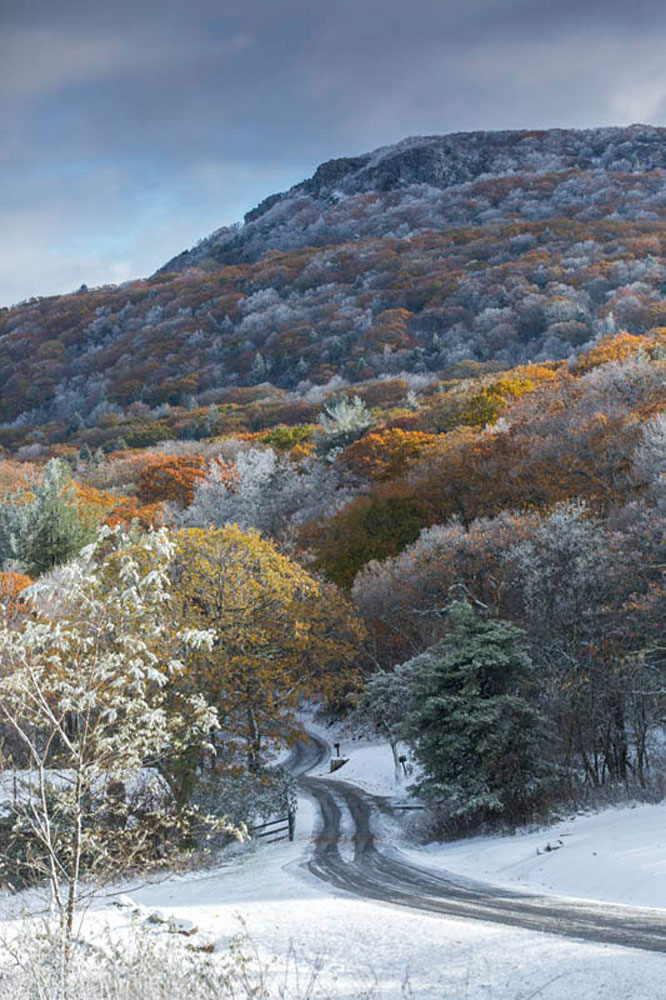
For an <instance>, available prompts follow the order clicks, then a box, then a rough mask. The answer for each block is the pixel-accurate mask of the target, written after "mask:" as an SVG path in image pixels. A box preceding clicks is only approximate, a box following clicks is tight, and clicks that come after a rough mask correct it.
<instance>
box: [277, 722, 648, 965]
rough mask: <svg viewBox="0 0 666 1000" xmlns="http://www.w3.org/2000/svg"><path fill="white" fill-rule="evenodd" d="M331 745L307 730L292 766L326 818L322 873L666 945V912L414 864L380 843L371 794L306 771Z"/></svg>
mask: <svg viewBox="0 0 666 1000" xmlns="http://www.w3.org/2000/svg"><path fill="white" fill-rule="evenodd" d="M329 751H330V747H329V746H328V744H327V743H326V742H325V741H324V740H322V739H321V738H320V737H319V736H316V735H315V734H314V733H308V741H307V742H304V743H299V744H297V745H296V747H295V748H294V750H293V751H292V754H291V759H290V762H289V766H290V768H291V770H292V771H293V772H294V773H295V774H298V775H299V777H298V784H299V786H300V788H301V789H302V791H304V792H305V793H307V794H308V795H310V796H311V797H312V798H313V799H314V800H315V801H316V803H317V805H318V807H319V811H320V813H321V818H322V825H321V830H320V832H319V834H318V835H317V838H316V840H315V844H314V854H313V856H312V858H311V859H310V861H309V863H308V867H309V869H310V871H311V872H312V873H313V874H314V875H316V876H317V877H318V878H320V879H323V880H324V881H325V882H329V883H331V884H332V885H334V886H336V887H337V888H339V889H345V890H347V891H348V892H353V893H356V894H357V895H359V896H364V897H366V898H368V899H377V900H381V901H382V902H385V903H393V904H397V905H399V906H409V907H411V908H413V909H418V910H427V911H430V912H434V913H442V914H446V915H447V916H451V917H457V918H472V919H475V920H486V921H492V922H494V923H500V924H509V925H511V926H514V927H523V928H525V929H527V930H533V931H534V930H536V931H545V932H547V933H550V934H560V935H564V936H566V937H572V938H581V939H586V940H588V941H595V942H598V943H603V944H615V945H618V944H619V945H625V946H627V947H630V948H641V949H644V950H647V951H663V952H666V912H662V911H660V910H651V909H647V908H645V909H643V908H639V907H632V906H620V905H615V904H611V903H594V902H589V901H587V900H580V901H577V900H572V899H561V898H558V897H557V896H540V895H537V894H529V893H526V892H522V891H521V892H514V891H512V890H511V889H503V888H500V887H498V886H494V885H491V884H489V883H485V882H477V881H474V880H472V879H467V878H464V877H462V876H459V875H455V874H453V873H449V872H435V871H433V870H431V869H428V868H421V867H418V866H416V865H413V864H411V863H410V862H409V861H408V860H407V859H406V858H405V857H404V856H402V855H401V854H400V853H399V852H398V851H396V850H394V849H388V850H387V849H386V848H384V850H379V849H378V847H377V845H376V844H375V837H374V835H373V832H372V814H373V812H374V811H375V809H376V807H375V805H374V804H373V802H372V799H371V798H370V797H369V796H367V795H364V794H363V793H362V792H360V791H359V790H358V789H357V788H354V787H353V786H351V785H348V784H346V783H345V782H344V781H337V780H331V779H328V778H325V779H323V778H314V777H311V776H309V775H308V773H307V772H308V771H310V770H312V769H313V768H314V767H316V766H317V765H319V764H321V763H322V762H323V761H324V760H325V759H327V758H328V755H329ZM343 812H345V813H347V814H348V815H349V816H351V819H352V820H353V823H354V830H355V832H354V837H353V842H354V858H353V860H352V861H347V860H345V859H344V858H343V857H342V856H341V854H340V851H339V842H340V838H341V818H342V814H343Z"/></svg>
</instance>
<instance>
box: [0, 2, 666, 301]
mask: <svg viewBox="0 0 666 1000" xmlns="http://www.w3.org/2000/svg"><path fill="white" fill-rule="evenodd" d="M1 20H2V23H1V24H0V28H1V29H2V30H1V31H0V88H1V89H2V93H3V96H4V100H3V102H2V105H1V106H0V190H1V191H2V192H3V197H2V203H3V204H4V205H5V206H8V207H9V208H10V209H11V211H5V213H4V214H3V216H2V219H1V220H0V221H1V222H2V223H3V237H4V241H5V244H6V246H9V247H10V246H12V245H15V246H16V247H17V248H18V247H21V248H22V249H21V250H20V252H19V251H17V254H16V255H15V257H14V258H12V257H11V255H6V256H5V257H4V259H2V260H0V277H1V278H3V281H2V290H1V291H0V302H2V301H5V302H7V301H10V300H15V299H17V298H21V297H24V296H26V295H30V294H36V293H39V292H53V291H57V290H61V289H63V290H64V289H66V288H72V287H77V286H78V285H80V284H81V283H82V282H84V281H85V282H86V283H88V284H94V283H95V282H96V281H99V280H112V276H113V275H115V274H117V273H119V269H120V270H122V269H123V268H127V267H129V268H130V269H132V273H135V274H137V275H141V274H146V273H149V272H150V271H152V270H153V269H154V268H155V267H157V266H158V265H159V264H160V263H161V262H163V261H164V260H166V259H168V258H169V257H170V256H172V255H173V254H175V253H177V252H178V251H179V250H181V249H183V248H184V246H186V245H189V244H191V243H192V242H194V241H195V240H196V239H197V238H198V237H200V236H203V235H205V234H206V233H208V232H210V231H212V230H213V229H215V228H217V227H218V226H220V225H222V224H225V223H229V222H232V221H234V220H235V219H237V218H239V217H240V216H241V215H242V214H243V212H244V211H246V210H247V209H249V208H251V207H252V206H253V205H254V204H256V202H257V201H258V200H260V198H262V197H264V196H265V195H266V194H268V193H270V192H271V191H273V190H280V189H283V188H284V187H287V186H289V185H290V184H292V183H295V182H296V181H298V180H300V179H301V178H302V177H304V176H306V175H307V174H308V173H311V172H312V171H313V170H314V168H315V167H316V166H317V164H318V163H319V162H321V161H322V160H325V159H328V158H330V157H333V156H341V155H347V154H353V153H359V152H363V151H365V150H368V149H372V148H374V147H375V146H378V145H382V144H385V143H389V142H393V141H397V140H398V139H400V138H402V137H404V136H405V135H414V134H424V133H425V134H428V133H429V134H432V133H437V132H447V131H458V130H467V129H479V128H484V129H492V128H520V127H530V128H531V127H544V128H546V127H552V126H593V125H606V124H627V123H630V122H633V121H636V120H640V119H643V120H645V119H650V120H652V121H653V122H654V123H655V124H659V123H661V122H662V121H664V120H666V115H665V112H664V108H666V73H665V71H664V69H663V68H662V62H663V43H664V38H665V33H666V5H663V4H662V3H661V0H660V2H659V3H656V2H653V0H635V2H634V3H633V4H632V5H627V4H626V2H625V0H622V2H620V0H604V2H601V0H576V2H573V0H559V2H558V3H557V4H555V3H552V0H548V2H546V0H467V2H466V3H465V4H464V5H463V4H461V3H459V2H457V0H456V2H455V3H454V2H453V0H411V2H410V3H409V4H405V3H404V0H400V2H398V0H337V2H336V3H331V2H330V0H308V2H306V0H280V2H279V3H277V4H276V3H275V2H274V0H272V2H269V0H244V2H242V3H241V2H240V0H225V2H224V3H220V0H190V2H189V3H188V4H186V5H185V4H182V3H181V2H178V3H176V2H175V0H139V2H136V0H115V2H114V3H113V4H109V3H108V0H104V2H102V0H85V2H84V0H59V2H58V3H57V4H54V3H53V2H52V0H48V2H47V0H4V3H3V11H2V15H1ZM0 211H1V209H0ZM105 262H106V264H105ZM105 266H106V267H107V271H106V272H105ZM105 273H106V274H107V275H108V278H107V279H105V278H104V274H105ZM123 273H125V272H124V271H123Z"/></svg>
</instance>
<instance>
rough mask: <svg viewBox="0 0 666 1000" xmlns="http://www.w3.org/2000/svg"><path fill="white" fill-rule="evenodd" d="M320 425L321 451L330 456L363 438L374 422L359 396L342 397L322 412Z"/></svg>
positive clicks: (319, 443)
mask: <svg viewBox="0 0 666 1000" xmlns="http://www.w3.org/2000/svg"><path fill="white" fill-rule="evenodd" d="M319 423H320V425H321V434H320V436H319V442H318V445H319V450H320V451H321V453H322V454H324V455H329V456H330V455H331V453H337V452H338V451H339V450H340V449H342V448H346V447H347V445H349V444H352V442H354V441H356V440H358V438H360V437H362V436H363V434H365V432H366V431H367V430H369V429H370V428H371V427H372V425H373V423H374V420H373V417H372V414H371V413H370V410H369V409H368V408H367V406H366V405H365V403H364V402H363V400H362V399H359V397H358V396H354V397H353V398H352V399H347V397H346V396H342V397H341V398H340V399H338V400H336V401H335V402H334V403H331V404H330V406H327V407H326V408H325V409H324V410H322V412H321V413H320V414H319Z"/></svg>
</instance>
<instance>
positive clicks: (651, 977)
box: [89, 799, 666, 1000]
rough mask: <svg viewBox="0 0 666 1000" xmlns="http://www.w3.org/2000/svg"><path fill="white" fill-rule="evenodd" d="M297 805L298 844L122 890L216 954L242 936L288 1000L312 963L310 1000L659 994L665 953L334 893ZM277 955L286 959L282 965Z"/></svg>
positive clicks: (102, 911)
mask: <svg viewBox="0 0 666 1000" xmlns="http://www.w3.org/2000/svg"><path fill="white" fill-rule="evenodd" d="M299 806H300V808H299V814H298V819H297V827H296V837H295V841H294V843H289V842H288V841H285V842H281V843H278V844H273V845H266V846H259V847H257V849H256V850H255V851H254V852H252V853H250V854H247V855H244V856H241V857H239V858H235V859H233V860H232V861H230V863H229V864H227V865H225V866H224V867H222V868H220V869H217V870H215V871H213V872H208V873H204V874H194V875H189V876H185V877H174V878H171V879H169V880H167V881H164V882H161V883H159V884H149V885H145V886H143V887H124V890H123V891H124V892H125V894H128V895H129V896H130V897H131V899H132V900H133V901H134V902H135V903H136V904H137V905H138V906H140V907H141V909H142V912H143V913H144V914H145V915H146V916H147V915H148V913H149V912H150V911H151V910H153V909H157V910H160V911H161V912H162V913H163V914H164V916H165V918H166V919H167V920H169V919H170V918H173V920H174V921H191V922H192V923H193V924H194V925H196V926H197V927H198V928H199V929H200V932H201V933H202V934H203V935H204V937H205V939H206V940H214V941H216V942H217V944H218V948H224V947H226V945H227V944H228V942H229V941H230V939H231V938H232V937H234V936H235V935H237V934H238V932H239V931H242V932H244V933H245V932H246V933H247V935H248V938H249V943H248V948H249V950H250V951H253V950H256V952H257V954H258V956H259V957H260V958H261V960H262V961H263V962H265V963H266V965H267V966H268V967H270V968H271V969H272V970H273V971H272V972H271V975H272V977H273V978H274V980H275V981H276V982H279V983H280V984H284V983H285V982H286V984H287V988H286V991H285V993H284V995H285V996H292V997H296V996H298V995H299V993H298V990H297V985H296V978H297V977H299V978H300V981H301V983H302V982H303V979H304V977H306V975H307V973H308V971H309V970H311V968H312V967H313V966H314V965H317V964H320V965H321V966H322V969H321V973H320V974H319V978H318V983H317V991H316V992H315V993H314V997H313V1000H314V998H315V997H316V998H319V997H321V998H322V1000H323V998H324V997H330V998H331V1000H361V998H362V997H363V996H364V995H365V991H366V990H369V989H370V988H371V987H373V988H374V989H375V992H374V993H373V994H372V996H373V1000H401V998H404V997H413V998H418V1000H489V998H490V1000H528V998H530V997H539V998H540V1000H578V998H580V1000H655V998H658V997H660V996H663V983H664V981H665V979H666V956H662V955H655V954H651V953H643V952H638V951H632V950H629V949H623V948H619V947H611V946H604V945H593V944H588V943H579V942H577V941H570V940H567V939H560V938H557V937H554V936H551V935H546V934H536V933H532V932H528V931H522V930H515V929H513V928H505V927H501V926H496V925H492V924H486V923H481V922H476V921H457V920H454V919H450V918H448V917H442V916H438V915H435V914H427V913H418V912H415V911H413V910H408V909H403V908H400V907H397V906H389V905H384V904H381V903H377V902H373V901H369V900H362V899H357V898H355V897H353V896H351V895H349V894H347V893H343V892H341V891H337V890H333V889H331V887H329V886H328V885H325V884H324V883H322V882H320V881H319V880H317V879H315V878H314V876H312V875H310V873H309V872H308V871H307V869H306V868H305V866H304V863H303V862H304V860H305V858H306V857H307V854H308V851H309V842H310V837H311V834H312V831H313V829H314V828H315V827H316V823H317V820H316V813H315V810H314V807H313V806H312V804H311V803H310V802H309V801H308V800H307V799H302V800H301V801H300V803H299ZM130 919H131V918H130V917H129V915H128V914H127V912H126V911H122V910H118V909H117V908H116V907H114V906H112V905H111V899H109V900H107V901H106V905H104V906H103V907H101V908H99V909H97V910H96V911H95V912H94V913H92V914H91V915H90V918H89V920H91V921H94V922H95V923H96V925H97V926H98V927H100V926H101V925H102V924H103V923H107V922H108V924H110V925H111V926H113V927H116V928H120V927H123V926H127V924H128V923H129V921H130ZM156 933H166V931H165V930H163V929H162V930H160V929H159V928H158V929H157V930H156ZM288 953H291V958H290V959H289V963H288V964H285V961H286V960H285V959H284V956H286V955H287V954H288ZM275 956H282V959H280V960H278V962H277V964H273V963H274V960H275V959H274V957H275ZM405 982H407V983H408V986H405V987H404V990H403V983H405ZM410 991H411V992H410Z"/></svg>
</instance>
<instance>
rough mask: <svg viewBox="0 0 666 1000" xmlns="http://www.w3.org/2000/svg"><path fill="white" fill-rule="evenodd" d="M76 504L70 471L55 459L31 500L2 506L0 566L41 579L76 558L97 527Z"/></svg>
mask: <svg viewBox="0 0 666 1000" xmlns="http://www.w3.org/2000/svg"><path fill="white" fill-rule="evenodd" d="M74 500H75V490H74V486H73V484H72V479H71V475H70V471H69V466H68V465H67V463H66V462H64V461H62V459H57V458H54V459H51V461H50V462H49V463H48V464H47V466H46V468H45V470H44V478H43V480H42V482H41V483H40V484H39V485H37V486H34V487H33V488H32V492H31V494H26V493H20V494H16V495H14V496H12V497H9V498H8V499H6V500H5V501H4V502H3V503H2V505H0V561H2V562H8V563H14V564H16V565H19V566H22V567H23V568H25V570H26V572H27V573H29V574H30V576H33V577H36V576H39V575H40V574H41V573H44V572H46V571H47V570H49V569H51V568H52V567H53V566H57V565H59V564H60V563H64V562H67V561H68V560H70V559H72V558H73V557H74V556H75V555H77V553H78V552H79V551H80V550H81V548H82V547H83V546H84V545H86V544H87V543H88V542H90V541H91V540H92V539H93V538H94V536H95V533H96V529H97V525H96V523H95V520H94V519H93V518H91V517H87V516H86V515H85V514H84V513H82V511H81V510H80V509H79V508H78V507H77V505H76V504H75V503H74Z"/></svg>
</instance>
